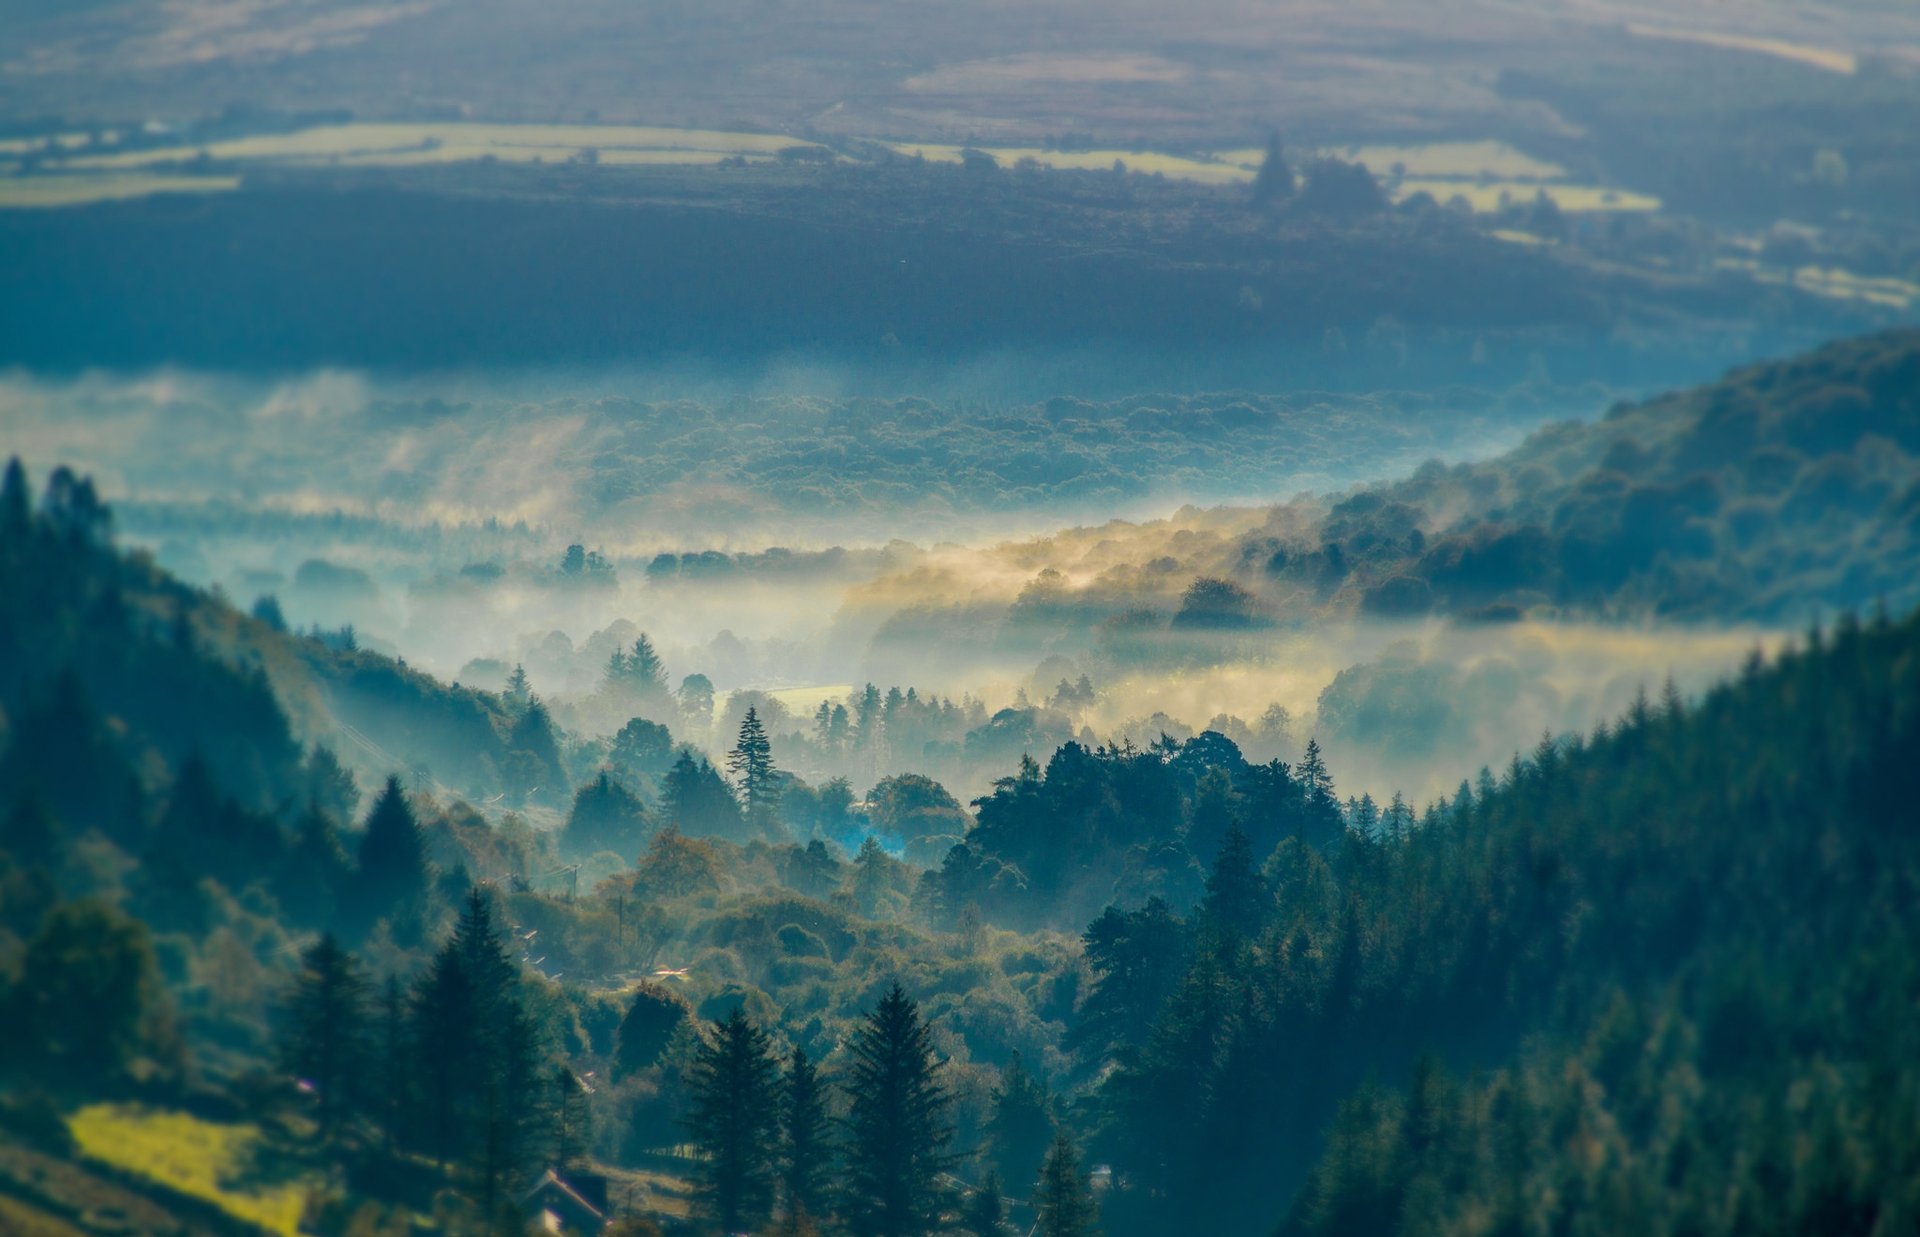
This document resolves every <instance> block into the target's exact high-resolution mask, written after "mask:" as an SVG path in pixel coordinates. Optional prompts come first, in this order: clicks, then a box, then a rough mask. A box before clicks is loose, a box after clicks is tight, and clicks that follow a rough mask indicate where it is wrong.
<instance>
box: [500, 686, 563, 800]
mask: <svg viewBox="0 0 1920 1237" xmlns="http://www.w3.org/2000/svg"><path fill="white" fill-rule="evenodd" d="M505 743H506V749H507V752H506V756H505V757H504V759H503V763H502V765H501V770H500V772H501V776H502V777H503V778H504V779H505V781H506V785H507V790H508V793H510V794H512V795H514V796H515V797H516V798H517V800H520V801H524V800H525V799H526V798H527V797H528V796H530V795H534V794H537V793H541V792H544V793H545V796H546V798H548V799H550V800H557V801H559V802H562V803H564V802H565V800H564V799H562V798H560V795H561V794H562V789H561V788H562V787H564V786H565V785H566V784H567V769H566V765H565V764H563V763H562V762H561V760H560V740H559V738H558V736H556V735H555V733H554V729H553V718H552V716H551V715H550V714H549V713H548V712H547V706H546V705H544V704H542V703H540V698H539V697H537V696H535V697H531V698H529V699H528V701H527V703H526V705H525V707H524V708H522V709H521V712H520V717H519V719H518V720H517V721H515V722H514V723H513V729H512V731H511V732H510V733H509V734H508V735H507V737H506V740H505Z"/></svg>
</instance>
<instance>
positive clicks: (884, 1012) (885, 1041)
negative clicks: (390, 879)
mask: <svg viewBox="0 0 1920 1237" xmlns="http://www.w3.org/2000/svg"><path fill="white" fill-rule="evenodd" d="M851 1053H852V1058H853V1059H852V1065H851V1068H850V1071H849V1077H848V1080H847V1093H848V1100H849V1109H848V1114H847V1138H846V1152H845V1157H846V1183H845V1184H846V1199H845V1206H844V1216H845V1219H846V1222H847V1224H848V1226H849V1227H850V1228H851V1229H852V1230H853V1232H854V1234H855V1237H918V1235H919V1234H923V1233H928V1232H931V1231H933V1230H935V1229H937V1228H939V1227H940V1222H941V1213H942V1211H943V1210H944V1208H945V1204H946V1191H945V1190H944V1189H943V1188H942V1186H941V1175H942V1174H943V1173H944V1172H945V1171H946V1170H947V1168H948V1166H949V1165H950V1164H951V1163H952V1158H953V1157H952V1156H951V1155H950V1154H949V1152H948V1150H947V1146H948V1144H949V1143H950V1142H951V1141H952V1139H953V1127H952V1124H951V1122H950V1121H949V1119H948V1115H947V1110H948V1108H949V1106H950V1104H951V1102H952V1097H951V1096H950V1095H949V1094H948V1092H947V1089H946V1088H945V1087H944V1086H943V1085H942V1084H941V1082H940V1067H941V1065H942V1064H943V1063H942V1062H937V1061H935V1060H934V1056H933V1042H932V1030H931V1028H930V1027H929V1026H928V1025H927V1024H926V1023H925V1022H924V1021H922V1019H921V1017H920V1009H919V1007H918V1006H917V1005H915V1004H914V1003H913V1001H911V1000H910V999H908V997H907V994H906V992H905V991H904V990H903V989H902V988H901V987H900V985H899V983H897V982H896V983H894V984H892V985H890V986H889V987H888V989H887V992H886V994H885V995H884V996H882V997H881V998H880V1003H879V1004H878V1005H877V1006H875V1007H874V1009H873V1011H872V1012H871V1013H869V1014H868V1015H867V1017H866V1020H865V1021H864V1022H863V1023H862V1024H861V1026H860V1029H859V1030H858V1031H856V1032H855V1033H854V1036H853V1042H852V1046H851Z"/></svg>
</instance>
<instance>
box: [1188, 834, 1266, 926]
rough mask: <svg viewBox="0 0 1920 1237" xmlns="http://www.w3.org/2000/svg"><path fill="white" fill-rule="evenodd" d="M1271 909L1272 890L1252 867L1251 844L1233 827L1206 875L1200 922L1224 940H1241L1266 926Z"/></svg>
mask: <svg viewBox="0 0 1920 1237" xmlns="http://www.w3.org/2000/svg"><path fill="white" fill-rule="evenodd" d="M1272 909H1273V891H1272V890H1270V889H1268V888H1267V882H1266V880H1265V878H1263V877H1262V876H1261V875H1260V872H1259V869H1257V868H1256V867H1255V866H1254V855H1253V842H1252V840H1251V839H1250V838H1248V837H1247V835H1246V832H1245V831H1244V830H1242V829H1241V828H1240V827H1239V826H1238V825H1235V826H1233V827H1231V828H1230V829H1228V831H1227V836H1226V841H1225V843H1224V844H1223V845H1222V846H1221V848H1220V857H1219V858H1218V859H1216V860H1215V861H1214V864H1213V871H1212V872H1211V873H1209V874H1208V876H1207V896H1206V899H1205V900H1204V901H1203V902H1201V904H1200V918H1201V921H1202V922H1204V923H1205V924H1206V925H1207V926H1208V927H1209V928H1211V929H1212V930H1213V931H1214V932H1216V933H1218V934H1219V935H1220V936H1221V937H1222V938H1223V939H1225V940H1229V941H1235V942H1239V941H1245V940H1248V939H1249V938H1251V937H1252V936H1253V935H1254V934H1255V933H1257V932H1258V931H1259V930H1260V929H1261V927H1263V926H1264V925H1265V924H1266V922H1267V919H1268V917H1269V916H1270V914H1271V913H1272Z"/></svg>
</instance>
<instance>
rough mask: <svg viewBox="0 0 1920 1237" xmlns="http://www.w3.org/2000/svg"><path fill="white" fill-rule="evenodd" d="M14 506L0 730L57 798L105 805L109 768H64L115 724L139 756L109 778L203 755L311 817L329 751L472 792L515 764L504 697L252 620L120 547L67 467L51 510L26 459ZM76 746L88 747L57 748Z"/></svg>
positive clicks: (1, 590)
mask: <svg viewBox="0 0 1920 1237" xmlns="http://www.w3.org/2000/svg"><path fill="white" fill-rule="evenodd" d="M0 508H4V510H3V511H0V521H4V528H0V719H5V720H4V722H3V723H0V733H5V732H7V731H10V732H11V734H12V735H13V737H14V738H15V739H16V740H18V741H19V742H16V743H15V745H14V748H15V754H14V756H13V757H12V759H13V760H15V761H16V762H24V763H25V765H26V766H27V767H28V768H32V769H38V770H39V772H38V773H36V774H35V778H36V780H38V781H41V782H44V783H45V787H44V789H45V790H46V792H47V793H49V794H55V795H65V794H69V793H73V794H83V795H85V794H98V793H103V792H102V791H101V790H100V782H99V779H98V776H97V773H98V771H97V770H96V771H95V772H96V775H95V776H83V775H81V773H80V768H81V766H79V765H68V764H65V763H63V762H65V761H69V760H76V761H77V760H81V759H82V756H83V755H84V751H85V750H91V747H92V740H86V739H83V738H81V736H83V735H86V734H91V733H93V732H95V731H96V730H98V729H99V727H101V726H104V725H106V722H105V721H104V720H103V719H108V718H111V719H113V721H112V726H113V727H114V728H116V731H117V733H116V735H115V741H114V743H112V744H111V745H109V746H110V747H111V748H112V749H115V750H119V751H122V752H125V753H126V754H127V755H128V758H129V763H128V768H127V769H126V770H123V771H121V772H116V773H115V774H114V775H113V776H112V777H110V778H108V779H107V781H108V782H109V783H113V784H117V783H118V782H120V781H122V780H123V777H122V773H142V774H144V780H146V781H149V782H151V781H154V780H155V778H154V776H153V775H154V773H155V766H156V764H157V767H158V768H160V769H169V768H175V767H177V766H179V765H180V764H181V763H182V762H184V761H185V760H186V758H188V757H189V756H198V757H199V758H200V759H201V760H203V761H204V762H205V763H206V764H207V765H208V766H209V769H210V771H211V773H212V774H213V776H214V778H215V780H216V781H217V782H218V783H219V785H220V786H222V787H223V788H224V789H225V790H226V792H227V793H228V794H230V795H232V796H234V797H235V799H236V801H237V802H239V803H240V804H242V805H244V806H246V807H247V808H249V809H259V810H274V811H282V810H287V809H289V808H290V807H291V808H294V809H297V808H298V806H299V805H300V804H301V802H302V801H303V800H304V799H305V797H306V795H307V793H308V790H309V789H310V788H309V787H308V786H307V783H306V781H305V780H304V779H305V775H304V773H303V772H302V760H303V755H302V751H303V748H304V747H306V746H308V745H310V744H314V743H320V744H324V745H327V746H329V747H331V748H335V749H338V750H339V752H340V754H341V756H342V757H343V758H344V759H346V760H347V761H348V762H349V763H350V764H359V765H364V766H366V767H368V768H369V769H373V770H377V771H387V770H391V769H407V768H416V767H417V768H423V769H426V770H428V771H430V773H431V774H432V775H433V776H434V777H437V778H440V779H444V780H445V781H446V782H450V783H454V784H457V785H459V786H461V787H462V788H464V787H466V786H469V785H471V784H473V781H474V780H475V779H477V778H484V779H489V780H490V779H491V777H492V773H491V770H492V769H493V768H494V767H496V766H497V764H498V763H499V762H500V761H501V760H502V759H504V757H505V749H506V744H507V740H508V739H509V738H510V734H511V720H510V719H507V718H506V717H505V715H504V713H503V712H502V710H501V708H500V704H499V701H498V700H497V698H495V697H493V696H491V695H488V694H486V693H481V692H474V691H469V690H465V689H461V688H459V687H449V686H446V685H444V684H441V683H439V682H437V681H436V680H434V679H433V678H431V677H430V676H428V675H424V674H421V673H418V672H416V671H413V670H411V669H409V668H408V667H407V666H406V665H405V663H404V662H401V661H396V660H395V659H392V658H389V657H384V656H380V655H377V654H373V653H369V652H365V651H362V650H359V649H357V648H354V647H352V645H353V641H352V638H351V633H350V632H333V633H320V634H318V635H312V634H309V635H300V634H297V633H293V632H290V631H288V630H286V627H285V624H284V623H283V622H282V621H281V620H280V618H279V611H278V607H277V606H263V607H262V608H260V609H259V610H258V611H257V612H256V613H255V614H254V615H251V616H250V615H247V614H243V613H241V612H239V611H237V610H235V609H234V608H233V607H232V606H230V605H228V604H226V603H225V602H224V600H223V599H221V598H219V597H218V596H216V595H214V594H210V593H206V592H203V591H200V590H197V589H193V588H191V587H188V586H187V585H185V584H182V583H180V582H179V581H177V580H175V579H173V578H172V577H171V576H168V575H167V574H166V573H164V572H162V571H161V570H159V569H158V568H156V567H155V566H154V565H153V563H152V561H151V560H150V559H149V558H147V557H145V556H143V555H139V554H131V555H130V554H125V553H123V552H121V551H119V550H117V549H115V548H114V546H113V544H112V537H111V525H112V519H111V513H110V511H109V508H108V507H107V505H106V504H105V503H104V502H102V501H101V499H100V497H99V495H98V494H97V493H96V492H95V490H94V487H93V485H92V483H91V481H88V480H86V479H83V478H79V477H76V476H75V475H74V474H73V473H72V472H70V471H69V470H67V469H65V468H60V469H56V470H55V471H54V472H53V474H52V475H51V476H50V477H49V478H48V480H47V483H46V485H45V486H44V489H43V492H42V493H41V494H40V496H39V499H38V502H37V503H36V502H35V499H34V495H33V493H32V488H31V485H30V482H29V481H28V479H27V476H26V473H25V470H24V469H23V468H22V467H21V466H20V464H19V463H18V461H15V462H13V463H12V464H11V465H10V466H9V467H8V469H7V473H6V478H5V481H4V490H3V492H0ZM69 740H71V742H72V743H73V744H77V745H78V746H74V747H73V748H72V750H56V749H58V748H60V745H62V744H66V743H68V742H69ZM27 745H38V746H33V747H32V751H31V754H28V753H29V746H27ZM106 750H108V749H107V748H102V749H101V751H106ZM83 763H84V762H83ZM143 763H144V764H145V765H146V768H145V769H144V770H143V769H142V765H143ZM69 775H71V776H69ZM83 818H84V819H86V820H87V821H88V822H91V821H92V817H91V816H85V815H84V814H83Z"/></svg>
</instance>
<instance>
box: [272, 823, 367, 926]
mask: <svg viewBox="0 0 1920 1237" xmlns="http://www.w3.org/2000/svg"><path fill="white" fill-rule="evenodd" d="M353 880H354V870H353V861H352V860H350V859H349V858H348V857H347V850H346V845H345V843H344V842H343V841H342V840H341V837H340V830H339V829H338V828H337V827H336V826H335V825H334V822H333V820H332V818H330V817H329V816H327V814H326V813H325V812H323V811H322V810H320V809H319V808H318V807H316V806H311V805H310V806H309V807H308V808H307V810H306V811H305V812H303V813H301V816H300V820H299V821H298V823H296V824H295V826H294V832H293V840H292V842H291V843H290V844H289V845H288V847H287V850H286V853H285V854H284V855H283V856H282V857H281V859H280V868H279V871H278V872H277V873H276V874H275V879H274V882H273V890H274V898H275V899H276V900H277V901H278V902H279V903H280V907H281V909H282V910H284V911H285V912H286V913H287V915H288V917H289V918H291V919H292V920H293V921H294V922H296V923H301V924H307V925H312V926H325V925H336V924H339V923H340V922H341V912H342V911H343V910H344V909H345V908H346V907H348V906H350V905H351V904H352V900H353V897H354V892H355V891H354V886H353Z"/></svg>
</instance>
